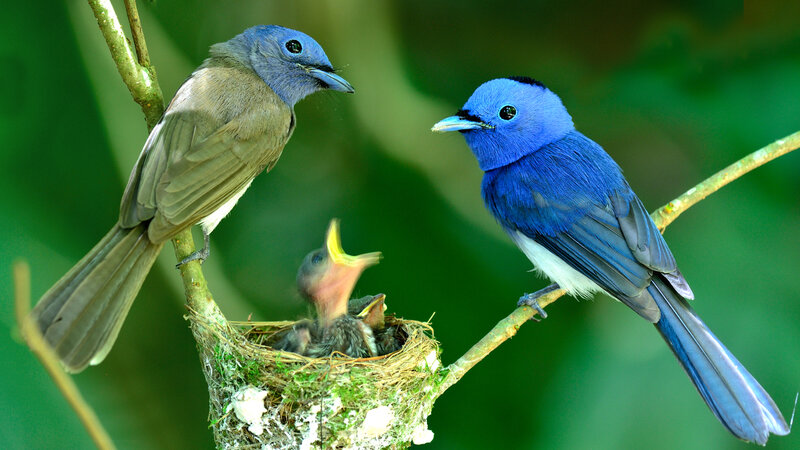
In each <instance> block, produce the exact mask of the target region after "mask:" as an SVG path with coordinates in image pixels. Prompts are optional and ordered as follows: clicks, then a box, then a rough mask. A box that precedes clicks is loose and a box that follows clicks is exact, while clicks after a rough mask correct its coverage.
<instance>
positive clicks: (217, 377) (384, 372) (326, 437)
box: [189, 313, 443, 448]
mask: <svg viewBox="0 0 800 450" xmlns="http://www.w3.org/2000/svg"><path fill="white" fill-rule="evenodd" d="M189 319H190V320H191V323H192V329H193V332H194V334H195V338H196V339H197V342H198V349H199V351H200V355H201V359H202V363H203V371H204V373H205V375H206V380H207V382H208V390H209V396H210V412H209V416H210V417H209V420H210V423H211V426H212V428H213V431H214V437H215V440H216V443H217V447H218V448H337V447H338V448H344V447H348V448H352V447H355V448H386V447H392V448H404V447H407V446H409V445H410V444H411V443H412V442H413V443H417V444H422V443H426V442H429V441H430V440H431V439H432V437H433V433H431V432H430V431H429V430H428V429H427V417H428V415H429V414H430V412H431V408H432V406H433V401H434V400H435V396H436V392H437V386H438V384H439V383H440V382H441V380H442V377H443V374H442V371H440V370H439V368H440V365H441V363H440V360H439V354H440V348H439V343H438V342H437V341H436V340H435V339H434V338H433V329H432V328H431V326H430V324H429V323H424V322H417V321H413V320H403V319H399V318H395V317H393V316H387V317H386V326H387V327H388V326H392V325H399V327H398V330H399V331H398V335H397V338H398V339H400V341H401V342H404V344H403V347H402V349H401V350H400V351H397V352H394V353H390V354H387V355H384V356H378V357H374V358H360V359H354V358H350V357H347V356H344V355H338V354H334V355H332V356H330V357H326V358H307V357H304V356H301V355H298V354H295V353H290V352H285V351H278V350H274V349H273V348H272V347H270V344H272V343H274V342H275V340H276V339H277V337H278V336H279V335H280V334H281V333H282V332H283V331H284V330H288V329H290V328H291V327H292V325H294V323H295V322H225V321H220V322H213V321H209V320H207V319H206V318H204V317H201V316H199V315H197V314H195V313H190V314H189Z"/></svg>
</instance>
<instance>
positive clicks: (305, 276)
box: [295, 220, 383, 358]
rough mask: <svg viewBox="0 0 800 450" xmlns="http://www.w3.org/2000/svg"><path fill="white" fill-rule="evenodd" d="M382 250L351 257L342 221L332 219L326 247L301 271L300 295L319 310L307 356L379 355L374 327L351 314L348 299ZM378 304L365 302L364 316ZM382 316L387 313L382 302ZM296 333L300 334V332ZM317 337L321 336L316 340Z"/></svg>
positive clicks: (316, 251) (307, 262)
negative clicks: (344, 245)
mask: <svg viewBox="0 0 800 450" xmlns="http://www.w3.org/2000/svg"><path fill="white" fill-rule="evenodd" d="M380 256H381V255H380V252H373V253H366V254H363V255H358V256H350V255H348V254H347V253H345V252H344V250H343V249H342V245H341V240H340V236H339V222H338V220H332V221H331V224H330V226H329V227H328V232H327V234H326V237H325V245H323V247H322V248H320V249H317V250H314V251H313V252H311V253H309V254H308V255H307V256H306V257H305V259H304V260H303V264H302V265H301V266H300V269H299V270H298V271H297V287H298V289H299V291H300V294H301V295H303V297H305V298H306V299H307V300H309V301H310V302H311V303H312V304H313V305H314V307H315V309H316V310H317V321H316V323H315V328H316V330H314V331H316V332H313V331H311V330H310V331H311V332H310V337H311V338H312V339H311V342H310V343H309V344H308V346H307V348H306V351H305V355H306V356H310V357H315V358H319V357H324V356H329V355H331V354H333V353H334V352H338V353H342V354H344V355H347V356H351V357H353V358H367V357H372V356H377V355H378V349H377V346H376V344H375V338H374V336H373V333H372V329H371V328H370V327H369V326H368V325H367V324H366V323H364V321H362V320H361V318H359V317H354V316H350V315H348V299H349V298H350V294H351V293H352V292H353V287H354V286H355V284H356V282H357V281H358V278H359V276H360V275H361V272H363V271H364V269H366V268H367V267H369V266H372V265H375V264H377V263H378V261H379V260H380ZM375 304H376V303H372V304H369V305H365V306H364V307H363V308H362V309H361V311H360V312H359V315H360V317H365V316H369V315H370V311H371V309H372V308H373V306H374V305H375ZM380 309H381V311H380V313H381V316H382V315H383V310H382V303H381V308H380ZM295 334H297V335H298V337H300V336H299V335H300V331H298V332H296V333H295ZM314 337H318V338H317V339H314Z"/></svg>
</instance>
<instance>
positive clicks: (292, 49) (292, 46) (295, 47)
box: [286, 39, 303, 53]
mask: <svg viewBox="0 0 800 450" xmlns="http://www.w3.org/2000/svg"><path fill="white" fill-rule="evenodd" d="M286 50H289V53H300V52H302V51H303V45H302V44H300V41H298V40H297V39H292V40H291V41H288V42H287V43H286Z"/></svg>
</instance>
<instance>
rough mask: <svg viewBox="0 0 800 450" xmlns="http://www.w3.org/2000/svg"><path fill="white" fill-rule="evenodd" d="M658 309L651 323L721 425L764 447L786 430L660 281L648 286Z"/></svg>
mask: <svg viewBox="0 0 800 450" xmlns="http://www.w3.org/2000/svg"><path fill="white" fill-rule="evenodd" d="M647 289H648V291H649V293H650V295H652V296H653V298H654V299H655V301H656V304H657V305H658V307H659V309H660V310H661V319H660V320H659V321H658V322H657V323H656V324H655V326H656V328H657V329H658V331H659V332H660V333H661V335H662V336H663V337H664V340H665V341H667V344H669V346H670V348H671V349H672V352H673V353H675V356H676V357H677V358H678V360H679V361H680V362H681V365H683V368H684V370H685V371H686V373H687V374H688V375H689V377H690V378H691V379H692V382H693V383H694V385H695V387H697V390H698V391H699V392H700V395H701V396H702V397H703V400H705V402H706V404H708V407H709V408H711V411H712V412H713V413H714V415H716V416H717V418H718V419H719V421H720V422H722V424H723V425H725V427H726V428H727V429H728V430H730V432H731V433H733V434H734V435H735V436H736V437H738V438H739V439H742V440H745V441H752V442H755V443H758V444H760V445H764V444H766V442H767V439H768V438H769V434H770V433H774V434H777V435H781V436H782V435H786V434H788V433H789V430H790V426H789V425H788V424H787V423H786V420H784V418H783V416H782V415H781V412H780V410H779V409H778V407H777V406H776V405H775V402H774V401H772V398H770V396H769V394H767V392H766V391H765V390H764V388H762V387H761V385H760V384H758V381H756V379H755V378H753V376H752V375H750V372H748V371H747V369H745V368H744V366H742V364H741V363H740V362H739V361H738V360H737V359H736V357H734V356H733V355H732V354H731V352H729V351H728V349H727V348H725V346H724V345H722V342H720V341H719V339H717V337H716V336H714V334H713V333H712V332H711V330H709V329H708V327H707V326H706V324H705V323H703V321H702V320H700V318H699V317H697V314H695V312H694V311H693V310H692V307H691V306H689V304H688V303H687V301H686V300H684V299H683V298H682V297H681V296H680V295H678V294H677V293H676V292H675V290H674V289H673V288H672V287H671V286H670V285H669V284H668V283H666V282H665V281H663V280H662V279H661V277H654V278H653V281H652V283H651V285H650V286H649V287H648V288H647Z"/></svg>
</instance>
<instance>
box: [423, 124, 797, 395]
mask: <svg viewBox="0 0 800 450" xmlns="http://www.w3.org/2000/svg"><path fill="white" fill-rule="evenodd" d="M799 147H800V131H798V132H796V133H793V134H790V135H789V136H786V137H785V138H783V139H778V140H777V141H775V142H773V143H772V144H769V145H767V146H766V147H764V148H761V149H759V150H757V151H755V152H753V153H751V154H749V155H747V156H745V157H744V158H742V159H740V160H739V161H737V162H735V163H733V164H731V165H730V166H728V167H726V168H724V169H722V170H721V171H719V172H717V173H716V174H714V175H712V176H711V177H709V178H707V179H706V180H704V181H702V182H701V183H700V184H698V185H697V186H695V187H693V188H691V189H689V190H688V191H686V192H685V193H684V194H683V195H681V196H680V197H678V198H676V199H675V200H673V201H671V202H669V203H667V204H666V205H664V206H662V207H661V208H659V209H658V210H656V211H655V212H653V213H652V214H651V215H650V216H651V217H652V218H653V221H654V222H655V223H656V226H658V228H659V230H661V231H662V232H663V231H664V229H665V228H666V227H667V225H669V224H671V223H672V222H673V221H674V220H675V219H676V218H677V217H678V216H679V215H680V214H681V213H683V212H684V211H686V210H687V209H689V208H691V207H692V206H693V205H695V204H697V203H698V202H699V201H701V200H703V199H704V198H706V197H708V196H709V195H711V194H713V193H714V192H716V191H718V190H719V189H720V188H722V187H723V186H725V185H726V184H728V183H730V182H731V181H733V180H735V179H737V178H739V177H740V176H742V175H744V174H746V173H747V172H750V171H751V170H753V169H755V168H756V167H759V166H761V165H763V164H765V163H767V162H769V161H772V160H773V159H775V158H777V157H779V156H782V155H785V154H786V153H789V152H791V151H793V150H797V149H798V148H799ZM564 293H565V292H564V290H562V289H559V290H557V291H554V292H551V293H549V294H547V295H544V296H542V297H540V298H539V304H540V306H541V307H542V308H544V307H545V306H547V305H549V304H551V303H553V302H555V301H556V300H558V299H559V298H561V297H562V296H563V295H564ZM535 315H536V311H534V310H533V308H531V307H529V306H522V307H519V308H517V309H516V310H514V312H512V313H511V314H510V315H509V316H508V317H506V318H505V319H503V320H501V321H500V322H499V323H498V324H497V325H495V326H494V328H492V329H491V331H489V333H487V334H486V336H484V337H483V339H481V340H480V341H478V343H476V344H475V345H473V346H472V348H470V349H469V350H468V351H467V352H466V353H465V354H464V355H463V356H462V357H460V358H458V360H457V361H456V362H454V363H453V364H451V365H450V366H448V367H447V369H446V375H445V377H444V380H442V383H441V384H440V386H439V392H438V395H442V394H443V393H444V392H445V391H446V390H447V389H448V388H449V387H450V386H452V385H454V384H455V383H457V382H458V380H460V379H461V377H463V376H464V374H465V373H467V371H469V370H470V369H472V368H473V367H474V366H475V365H476V364H478V363H479V362H480V361H481V360H482V359H483V358H485V357H486V356H487V355H489V353H491V352H492V351H493V350H494V349H496V348H497V347H498V346H500V344H502V343H503V342H505V341H506V340H508V339H509V338H511V337H513V336H514V335H515V334H517V330H519V327H521V326H522V325H523V324H524V323H526V322H528V321H529V320H530V319H531V318H532V317H533V316H535Z"/></svg>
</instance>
